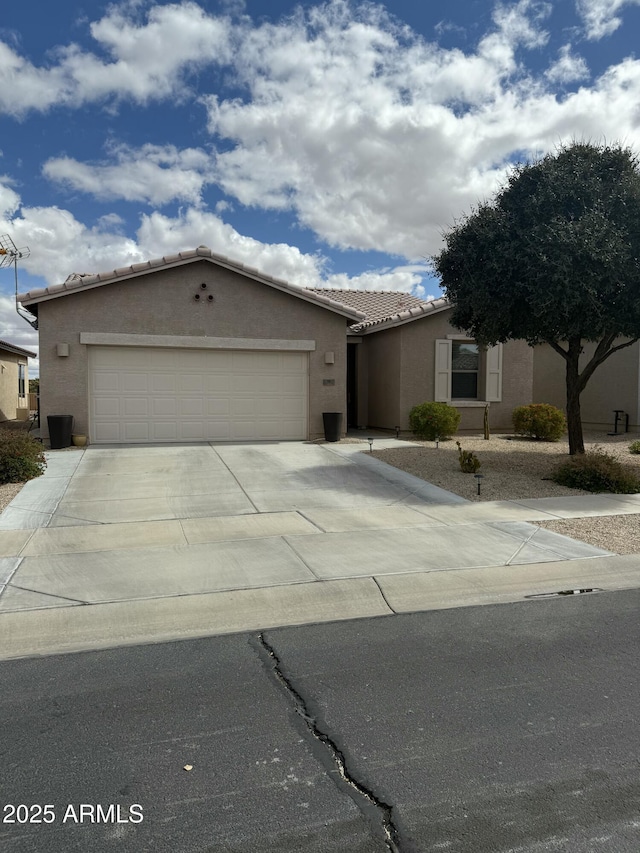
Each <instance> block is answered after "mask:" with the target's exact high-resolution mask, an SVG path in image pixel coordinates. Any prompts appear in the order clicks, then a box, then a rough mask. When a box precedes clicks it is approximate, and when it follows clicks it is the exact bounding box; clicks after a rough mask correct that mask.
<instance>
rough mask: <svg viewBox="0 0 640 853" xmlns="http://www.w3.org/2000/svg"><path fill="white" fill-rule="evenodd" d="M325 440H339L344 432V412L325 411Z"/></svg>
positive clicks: (323, 416)
mask: <svg viewBox="0 0 640 853" xmlns="http://www.w3.org/2000/svg"><path fill="white" fill-rule="evenodd" d="M322 420H323V421H324V437H325V441H339V440H340V433H341V432H342V412H323V413H322Z"/></svg>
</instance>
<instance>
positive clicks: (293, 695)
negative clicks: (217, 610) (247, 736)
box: [251, 634, 403, 853]
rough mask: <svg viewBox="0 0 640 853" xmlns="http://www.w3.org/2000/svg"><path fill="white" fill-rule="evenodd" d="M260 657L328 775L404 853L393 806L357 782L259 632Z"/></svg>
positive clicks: (390, 845) (395, 850) (395, 852)
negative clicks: (284, 696) (288, 702)
mask: <svg viewBox="0 0 640 853" xmlns="http://www.w3.org/2000/svg"><path fill="white" fill-rule="evenodd" d="M251 645H254V647H255V648H256V651H257V652H258V656H259V657H260V658H261V660H262V662H263V663H264V665H265V667H266V668H267V671H268V672H270V673H271V675H272V676H273V677H274V678H275V680H276V682H277V683H278V685H279V686H280V687H281V688H283V689H284V691H285V693H286V694H287V696H288V698H289V700H290V702H291V703H292V705H293V710H294V712H295V714H296V715H297V716H298V717H300V718H301V719H302V721H303V723H304V731H303V733H306V734H307V737H309V736H310V737H311V739H312V740H311V742H312V745H313V746H315V749H313V750H312V751H313V754H314V755H315V756H316V757H317V758H318V759H319V760H320V761H321V763H322V764H323V765H324V767H325V768H326V769H327V771H328V775H329V778H330V779H331V780H332V781H333V782H334V783H335V785H336V787H337V788H338V789H339V790H340V791H342V792H343V793H346V794H347V795H348V796H349V797H350V798H351V799H352V800H353V802H354V803H355V805H356V806H357V807H358V809H359V810H360V812H361V813H362V815H363V816H364V818H365V819H366V820H367V821H369V823H370V824H371V825H372V827H373V830H374V832H375V833H376V834H377V835H378V836H379V837H382V839H383V841H384V843H385V845H386V847H387V849H388V850H389V851H390V853H402V851H403V847H402V846H401V839H400V834H399V832H398V829H397V827H396V825H395V823H394V819H393V807H392V806H390V805H389V804H388V803H385V802H384V801H383V800H381V799H380V798H379V797H377V796H376V794H375V793H374V792H373V791H372V790H370V789H369V788H367V787H366V786H365V785H364V784H363V783H362V782H360V781H358V779H356V778H355V776H353V775H352V774H351V773H350V772H349V769H348V767H347V762H346V757H345V755H344V753H342V752H341V750H340V749H339V748H338V746H337V744H336V743H335V741H334V740H333V739H332V738H331V737H330V735H328V734H327V732H326V731H324V730H323V727H322V723H321V722H320V721H319V720H318V719H317V717H314V716H313V714H312V713H311V712H310V711H309V709H308V707H307V703H306V702H305V699H304V697H303V696H302V694H301V693H300V692H299V691H298V690H297V689H296V688H295V687H294V685H293V683H292V681H291V680H290V679H289V678H287V676H286V675H285V674H284V671H283V668H282V663H281V660H280V658H279V657H278V655H277V653H276V651H275V649H274V648H273V646H272V645H271V644H270V643H269V642H268V641H267V640H266V639H265V637H264V634H259V635H258V637H257V642H256V643H251Z"/></svg>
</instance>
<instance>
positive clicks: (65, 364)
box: [39, 261, 346, 439]
mask: <svg viewBox="0 0 640 853" xmlns="http://www.w3.org/2000/svg"><path fill="white" fill-rule="evenodd" d="M203 283H204V284H206V285H207V287H206V289H203V288H202V287H201V284H203ZM196 294H200V296H201V298H200V300H199V301H196V299H195V295H196ZM209 295H212V296H213V301H209V300H208V298H207V297H208V296H209ZM39 326H40V360H41V368H40V377H41V382H40V387H41V413H42V422H43V429H44V432H45V434H46V417H47V415H49V414H71V415H73V416H74V431H75V432H83V433H87V432H88V430H89V422H88V417H89V416H88V357H87V350H88V348H87V345H85V344H81V343H80V334H81V333H82V332H102V333H116V334H118V333H119V334H133V335H172V336H184V337H193V336H197V337H219V338H245V339H246V338H256V339H270V340H274V339H275V340H291V339H295V340H312V341H315V349H314V350H312V351H311V352H309V437H310V438H312V439H313V438H318V437H320V436H322V435H323V434H324V433H323V425H322V412H323V411H339V412H346V320H345V318H344V317H342V316H340V315H338V314H335V313H332V312H330V311H327V310H325V309H323V308H321V307H319V306H316V305H312V304H311V303H309V302H306V301H304V300H302V299H298V298H297V297H295V296H291V295H289V294H287V293H283V292H281V291H278V290H276V289H274V288H272V287H269V286H268V285H265V284H262V283H260V282H255V281H253V280H251V279H249V278H246V277H244V276H242V275H240V274H238V273H236V272H233V271H231V270H227V269H224V268H221V267H216V266H214V265H212V264H211V263H209V262H206V261H203V262H199V263H198V262H196V263H192V264H189V265H185V266H180V267H177V268H175V269H169V270H160V271H157V272H150V273H148V274H145V275H143V276H140V277H138V278H133V279H129V280H126V281H121V282H114V283H111V284H107V285H104V286H102V287H97V288H94V289H90V290H87V291H84V292H78V293H70V294H68V295H65V296H64V297H61V298H57V299H52V300H49V301H44V302H41V303H40V305H39ZM59 343H68V344H69V355H68V356H62V357H61V356H59V355H58V354H57V345H58V344H59ZM326 353H333V358H334V363H333V364H327V363H325V361H326V359H325V354H326ZM323 380H329V381H331V380H333V382H334V384H333V385H331V384H327V385H325V384H324V383H323Z"/></svg>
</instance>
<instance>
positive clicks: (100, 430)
mask: <svg viewBox="0 0 640 853" xmlns="http://www.w3.org/2000/svg"><path fill="white" fill-rule="evenodd" d="M93 440H94V441H98V442H100V441H101V442H106V443H107V444H117V443H118V442H119V441H121V438H120V424H119V423H116V422H111V423H109V422H108V421H104V422H103V423H99V424H96V426H95V428H94V432H93Z"/></svg>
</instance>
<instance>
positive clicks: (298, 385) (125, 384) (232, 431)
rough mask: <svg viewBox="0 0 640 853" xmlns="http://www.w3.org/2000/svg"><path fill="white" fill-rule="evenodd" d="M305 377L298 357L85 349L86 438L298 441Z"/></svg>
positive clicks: (303, 427)
mask: <svg viewBox="0 0 640 853" xmlns="http://www.w3.org/2000/svg"><path fill="white" fill-rule="evenodd" d="M143 365H144V366H145V369H144V370H143V369H141V367H142V366H143ZM307 371H308V356H307V354H306V353H297V352H243V351H236V350H225V351H218V350H187V349H185V350H181V349H171V348H167V349H160V348H142V347H98V346H96V347H91V348H90V395H91V404H90V412H91V440H92V441H93V442H98V443H99V442H108V443H117V442H147V441H148V442H174V441H229V440H252V439H256V440H260V439H263V440H268V439H273V440H277V439H304V438H306V437H307V407H308V399H307V394H308V392H307V387H308V379H307Z"/></svg>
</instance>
